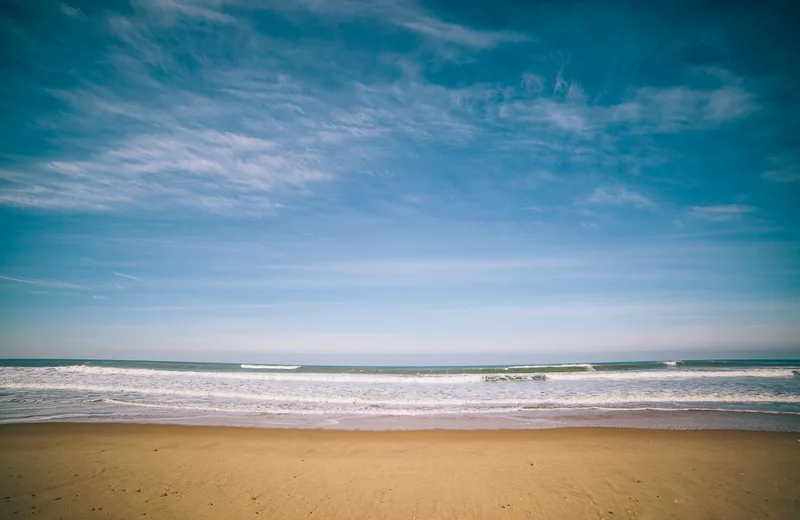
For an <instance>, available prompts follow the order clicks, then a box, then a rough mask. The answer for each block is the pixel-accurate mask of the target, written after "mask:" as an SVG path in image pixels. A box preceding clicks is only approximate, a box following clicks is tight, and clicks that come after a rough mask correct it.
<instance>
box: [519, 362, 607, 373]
mask: <svg viewBox="0 0 800 520" xmlns="http://www.w3.org/2000/svg"><path fill="white" fill-rule="evenodd" d="M508 368H509V369H519V370H524V369H530V368H544V369H557V368H582V369H584V370H586V371H587V372H594V370H595V368H594V366H593V365H591V364H590V363H574V364H565V365H518V366H513V367H508Z"/></svg>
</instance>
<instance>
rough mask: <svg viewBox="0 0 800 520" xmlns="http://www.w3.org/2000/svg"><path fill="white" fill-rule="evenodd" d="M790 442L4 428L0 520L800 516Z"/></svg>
mask: <svg viewBox="0 0 800 520" xmlns="http://www.w3.org/2000/svg"><path fill="white" fill-rule="evenodd" d="M798 440H800V435H797V434H781V433H752V432H732V431H724V432H699V431H694V432H685V431H684V432H680V431H653V430H622V429H560V430H540V431H411V432H352V431H347V432H346V431H338V432H337V431H312V430H264V429H245V428H205V427H181V426H149V425H110V424H106V425H79V424H71V425H70V424H36V425H7V426H2V427H0V467H2V474H1V475H0V489H2V491H1V492H0V493H2V496H0V518H3V519H13V518H23V517H25V518H30V517H32V516H33V517H36V518H52V519H58V518H64V519H67V518H70V519H72V518H74V519H100V518H120V519H129V518H143V517H145V518H155V519H170V518H188V519H198V520H202V519H227V518H274V519H280V520H284V519H287V520H288V519H295V518H303V519H308V518H341V519H366V518H374V519H379V518H386V519H400V518H403V519H409V520H413V519H415V518H416V519H419V520H427V519H435V518H452V519H455V518H461V519H487V518H500V519H506V518H508V519H529V518H537V519H559V518H564V519H581V518H607V519H622V518H659V519H661V518H676V519H695V518H719V519H725V520H729V519H735V518H748V519H750V518H771V519H774V518H786V519H790V518H791V519H798V518H800V504H798V499H800V442H798Z"/></svg>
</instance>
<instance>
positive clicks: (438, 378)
mask: <svg viewBox="0 0 800 520" xmlns="http://www.w3.org/2000/svg"><path fill="white" fill-rule="evenodd" d="M13 370H15V371H16V372H14V374H17V375H18V376H19V375H21V374H22V373H24V372H21V371H25V370H27V371H31V372H32V373H37V374H42V375H46V374H47V373H52V372H56V373H78V374H84V375H92V376H137V377H144V378H159V377H168V378H170V379H174V378H192V379H198V380H203V379H205V380H208V379H230V380H251V381H284V382H306V383H310V382H328V383H365V384H370V383H375V384H383V383H399V384H465V383H480V382H492V383H494V382H503V381H506V382H524V381H543V380H547V381H562V380H564V381H576V380H625V381H629V380H664V379H669V380H672V379H701V378H738V377H746V378H751V377H760V378H792V377H796V376H797V375H798V369H797V367H791V368H744V369H732V368H726V369H684V368H680V369H670V370H640V371H616V372H615V371H594V372H589V371H583V372H548V373H547V374H546V377H544V378H542V377H537V376H542V375H544V374H541V373H529V372H528V373H526V372H502V373H497V374H469V373H468V374H464V373H460V374H459V373H456V374H430V373H425V374H418V373H413V372H411V373H409V374H375V373H342V372H302V373H290V372H289V371H285V372H286V373H274V372H268V371H267V372H200V371H190V370H161V369H146V368H114V367H98V366H87V365H70V366H63V367H48V368H30V369H19V368H15V369H13ZM42 371H44V372H42ZM3 373H4V371H2V370H0V386H2V384H3V379H4V377H2V374H3ZM15 379H18V377H16V378H15Z"/></svg>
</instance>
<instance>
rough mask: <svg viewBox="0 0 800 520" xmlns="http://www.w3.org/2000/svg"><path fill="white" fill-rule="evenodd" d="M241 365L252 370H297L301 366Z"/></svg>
mask: <svg viewBox="0 0 800 520" xmlns="http://www.w3.org/2000/svg"><path fill="white" fill-rule="evenodd" d="M239 366H240V367H241V368H248V369H251V370H297V369H298V368H300V365H248V364H246V363H242V364H241V365H239Z"/></svg>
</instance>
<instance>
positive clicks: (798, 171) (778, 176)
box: [761, 166, 800, 184]
mask: <svg viewBox="0 0 800 520" xmlns="http://www.w3.org/2000/svg"><path fill="white" fill-rule="evenodd" d="M761 178H762V179H764V180H765V181H770V182H777V183H781V184H783V183H789V182H797V181H800V167H798V166H787V167H786V168H781V169H780V170H770V171H768V172H764V173H762V174H761Z"/></svg>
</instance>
